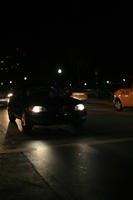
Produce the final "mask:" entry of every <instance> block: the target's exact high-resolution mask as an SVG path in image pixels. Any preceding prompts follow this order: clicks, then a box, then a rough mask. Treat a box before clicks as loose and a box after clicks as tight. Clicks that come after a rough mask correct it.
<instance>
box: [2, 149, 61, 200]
mask: <svg viewBox="0 0 133 200" xmlns="http://www.w3.org/2000/svg"><path fill="white" fill-rule="evenodd" d="M0 199H1V200H9V199H10V200H27V199H28V200H29V199H38V200H44V199H46V200H56V199H58V200H59V199H61V198H60V197H59V196H58V195H57V194H56V192H54V191H53V190H52V189H51V188H50V186H49V185H48V184H47V182H46V181H45V180H44V179H43V178H42V177H41V176H40V174H38V172H37V171H36V169H35V168H34V166H33V165H32V164H31V162H30V161H29V160H28V159H27V157H26V156H24V154H23V153H12V154H0Z"/></svg>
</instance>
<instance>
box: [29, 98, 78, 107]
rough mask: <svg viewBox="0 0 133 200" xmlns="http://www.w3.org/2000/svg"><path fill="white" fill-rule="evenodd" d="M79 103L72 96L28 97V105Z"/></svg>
mask: <svg viewBox="0 0 133 200" xmlns="http://www.w3.org/2000/svg"><path fill="white" fill-rule="evenodd" d="M79 103H81V101H79V100H77V99H73V98H72V97H68V98H57V99H47V98H39V97H35V98H34V99H29V100H28V104H29V105H41V106H42V105H47V106H51V105H53V106H62V105H68V106H71V105H72V106H74V105H77V104H79Z"/></svg>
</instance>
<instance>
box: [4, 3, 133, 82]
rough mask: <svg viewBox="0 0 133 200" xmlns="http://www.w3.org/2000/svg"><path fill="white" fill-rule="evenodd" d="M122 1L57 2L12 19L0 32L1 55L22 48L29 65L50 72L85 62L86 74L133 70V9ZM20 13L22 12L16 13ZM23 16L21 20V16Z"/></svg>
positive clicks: (82, 66) (83, 71)
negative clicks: (124, 6) (14, 19)
mask: <svg viewBox="0 0 133 200" xmlns="http://www.w3.org/2000/svg"><path fill="white" fill-rule="evenodd" d="M119 3H120V2H116V1H115V2H113V1H112V3H111V4H110V3H106V4H105V2H103V3H101V1H100V3H98V2H94V3H89V4H88V5H87V4H86V5H85V4H83V3H81V2H80V1H76V2H75V3H71V4H68V3H65V2H63V3H62V4H61V3H59V4H58V3H55V4H53V3H52V6H51V5H49V6H48V8H47V6H44V7H43V8H44V9H40V11H39V15H38V14H37V12H35V9H34V10H32V11H31V13H30V12H29V10H28V9H27V11H25V13H26V14H25V15H23V16H20V18H18V19H19V23H18V22H14V21H13V23H12V24H11V23H9V22H8V23H7V26H4V27H5V28H4V29H2V31H1V33H0V54H1V55H2V54H3V53H8V52H10V51H12V49H13V48H16V47H17V46H18V47H20V48H23V49H25V51H27V52H28V53H27V54H28V56H29V67H31V68H30V69H33V68H34V70H35V66H38V69H40V71H41V72H42V71H43V72H44V71H45V72H46V71H47V72H48V73H50V71H49V70H51V73H52V70H53V69H54V68H56V67H57V66H59V65H60V66H63V67H64V69H66V71H69V72H70V71H71V68H73V67H74V66H76V65H77V66H79V67H80V69H81V74H84V75H83V76H84V78H86V79H87V77H89V76H91V75H92V74H94V72H95V71H98V73H99V74H100V76H101V77H109V78H115V77H117V76H118V75H119V76H124V75H130V74H133V69H132V64H133V59H132V51H133V50H132V40H131V35H132V32H131V30H132V27H131V21H132V20H131V19H132V18H131V14H130V13H131V12H130V11H129V9H126V8H121V7H120V4H119ZM16 15H17V14H16ZM18 19H17V20H18Z"/></svg>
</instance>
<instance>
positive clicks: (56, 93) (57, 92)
mask: <svg viewBox="0 0 133 200" xmlns="http://www.w3.org/2000/svg"><path fill="white" fill-rule="evenodd" d="M26 96H27V97H29V98H35V99H36V98H43V99H44V98H45V99H51V100H52V99H59V98H64V97H65V95H64V93H63V90H61V89H59V88H54V87H50V88H45V87H39V88H38V87H37V88H31V89H29V90H27V91H26Z"/></svg>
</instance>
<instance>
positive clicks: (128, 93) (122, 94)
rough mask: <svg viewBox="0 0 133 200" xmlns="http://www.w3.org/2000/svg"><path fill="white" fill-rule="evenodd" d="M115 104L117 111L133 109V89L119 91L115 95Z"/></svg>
mask: <svg viewBox="0 0 133 200" xmlns="http://www.w3.org/2000/svg"><path fill="white" fill-rule="evenodd" d="M132 85H133V84H132ZM113 104H114V108H115V110H117V111H121V110H122V109H123V108H125V107H133V87H131V88H123V89H119V90H117V91H116V92H115V93H114V100H113Z"/></svg>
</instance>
